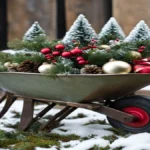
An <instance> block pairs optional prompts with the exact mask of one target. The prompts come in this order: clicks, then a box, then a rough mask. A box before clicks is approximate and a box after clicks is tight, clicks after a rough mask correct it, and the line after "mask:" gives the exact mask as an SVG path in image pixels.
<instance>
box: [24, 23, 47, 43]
mask: <svg viewBox="0 0 150 150" xmlns="http://www.w3.org/2000/svg"><path fill="white" fill-rule="evenodd" d="M37 37H46V33H45V31H44V30H43V29H42V28H41V26H40V25H39V23H38V22H34V24H33V25H32V26H31V27H30V28H29V29H28V31H27V32H26V33H25V35H24V37H23V41H34V40H35V38H37Z"/></svg>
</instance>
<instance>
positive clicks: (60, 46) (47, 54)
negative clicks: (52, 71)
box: [41, 44, 65, 62]
mask: <svg viewBox="0 0 150 150" xmlns="http://www.w3.org/2000/svg"><path fill="white" fill-rule="evenodd" d="M64 49H65V46H64V45H63V44H58V45H56V46H55V50H54V51H52V50H51V49H50V48H43V49H41V53H42V54H43V55H45V58H46V59H47V60H51V61H52V62H56V59H55V57H56V56H60V55H61V53H62V51H63V50H64Z"/></svg>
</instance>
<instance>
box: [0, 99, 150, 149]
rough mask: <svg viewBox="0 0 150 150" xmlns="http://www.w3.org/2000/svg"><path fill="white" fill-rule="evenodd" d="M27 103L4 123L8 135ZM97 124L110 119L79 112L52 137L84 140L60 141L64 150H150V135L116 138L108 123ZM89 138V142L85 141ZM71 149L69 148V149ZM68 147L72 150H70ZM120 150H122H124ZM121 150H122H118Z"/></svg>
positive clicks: (16, 107)
mask: <svg viewBox="0 0 150 150" xmlns="http://www.w3.org/2000/svg"><path fill="white" fill-rule="evenodd" d="M3 105H4V102H3V103H2V104H0V110H1V108H2V107H3ZM22 106H23V102H22V101H21V100H20V101H19V100H18V101H16V102H15V103H14V104H13V105H12V107H11V108H10V110H9V111H8V112H7V113H6V114H5V116H4V117H3V118H2V119H1V120H0V129H1V130H6V131H8V132H9V131H12V130H14V129H11V128H6V127H5V124H15V123H16V122H18V121H19V120H20V119H19V118H13V116H14V114H13V111H15V112H19V113H21V110H22ZM44 106H45V105H38V106H35V113H37V112H39V111H40V110H41V109H43V108H44ZM57 112H59V109H56V108H55V109H53V110H51V111H50V112H48V113H47V115H54V114H56V113H57ZM79 114H84V117H83V118H78V117H77V116H79ZM93 120H101V121H103V120H106V116H105V115H102V114H99V113H96V112H93V111H90V110H85V109H77V110H76V111H74V112H73V113H72V114H70V115H69V116H68V117H67V118H66V119H64V120H63V121H62V122H61V124H63V125H62V126H60V127H58V128H56V129H53V130H52V133H58V134H61V135H68V134H72V133H74V134H76V135H79V136H80V137H81V139H82V140H72V141H69V142H62V141H60V144H61V148H60V150H88V149H90V148H93V147H94V145H97V147H107V146H109V148H108V149H107V150H113V149H115V148H120V149H121V150H150V134H149V133H141V134H127V135H126V136H125V137H124V136H120V135H115V134H114V133H113V132H112V131H110V130H108V129H110V128H112V127H111V125H109V124H108V123H105V124H100V123H98V124H96V123H94V124H93V123H92V124H90V123H89V122H91V121H93ZM109 136H115V137H116V139H114V141H112V142H111V141H110V140H109V139H105V138H104V137H109ZM85 137H89V138H85ZM68 145H69V146H68ZM67 146H68V148H67ZM99 149H100V148H95V149H94V150H99ZM120 149H119V150H120ZM0 150H2V149H0ZM36 150H57V147H55V146H53V147H51V148H40V147H37V148H36ZM117 150H118V149H117Z"/></svg>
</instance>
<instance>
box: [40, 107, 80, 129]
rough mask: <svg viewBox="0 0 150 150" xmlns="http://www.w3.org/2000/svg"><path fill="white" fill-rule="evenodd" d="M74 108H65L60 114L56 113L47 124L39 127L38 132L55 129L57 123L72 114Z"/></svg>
mask: <svg viewBox="0 0 150 150" xmlns="http://www.w3.org/2000/svg"><path fill="white" fill-rule="evenodd" d="M75 109H77V108H75V107H70V106H66V107H65V108H64V109H62V110H61V111H60V112H58V113H57V114H56V115H55V116H53V117H52V118H50V119H49V121H48V122H47V123H45V124H44V125H42V126H41V127H40V130H42V131H43V130H45V131H51V130H52V129H53V128H55V127H57V126H58V124H59V122H60V121H61V120H63V119H64V118H65V117H67V116H68V115H69V114H70V113H72V112H73V111H74V110H75Z"/></svg>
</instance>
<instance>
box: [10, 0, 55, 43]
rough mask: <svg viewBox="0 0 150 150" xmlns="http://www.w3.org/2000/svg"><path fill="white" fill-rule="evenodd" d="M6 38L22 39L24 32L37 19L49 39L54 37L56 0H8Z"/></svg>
mask: <svg viewBox="0 0 150 150" xmlns="http://www.w3.org/2000/svg"><path fill="white" fill-rule="evenodd" d="M8 10H9V11H8V23H9V27H8V38H9V41H11V40H13V39H14V38H19V39H22V36H23V35H24V33H25V32H26V31H27V30H28V28H29V27H30V26H31V25H32V24H33V22H34V21H38V22H39V24H40V25H41V27H42V28H43V29H44V30H45V31H46V33H47V35H48V36H49V38H50V39H55V38H56V29H57V27H56V0H43V1H41V0H32V1H31V0H21V1H20V0H13V1H11V0H9V1H8Z"/></svg>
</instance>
